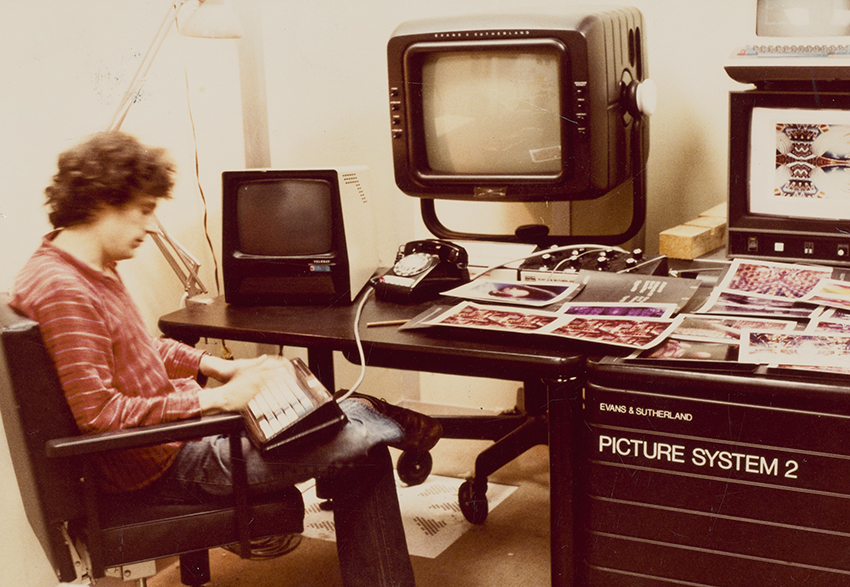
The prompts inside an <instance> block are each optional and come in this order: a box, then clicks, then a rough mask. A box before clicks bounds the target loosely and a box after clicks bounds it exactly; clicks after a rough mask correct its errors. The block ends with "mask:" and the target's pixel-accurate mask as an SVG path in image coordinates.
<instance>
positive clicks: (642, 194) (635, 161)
mask: <svg viewBox="0 0 850 587" xmlns="http://www.w3.org/2000/svg"><path fill="white" fill-rule="evenodd" d="M645 124H648V116H639V117H635V118H634V121H633V123H632V145H633V148H632V154H631V156H632V170H634V171H633V175H632V177H631V178H630V181H626V182H624V183H623V184H621V185H620V186H618V187H617V188H615V189H616V190H620V189H623V188H624V186H626V185H627V184H629V183H631V185H632V220H631V223H630V224H629V226H628V228H626V230H625V231H623V232H621V233H619V234H603V235H554V236H553V235H549V230H548V227H546V226H544V225H532V226H528V225H526V226H521V227H519V228H517V230H516V231H515V232H514V234H481V233H471V232H460V231H456V230H452V229H450V228H448V227H447V226H446V225H445V224H443V223H442V221H441V220H440V219H439V218H438V217H437V208H436V205H435V203H434V199H433V198H423V199H422V200H421V202H420V209H421V212H422V220H423V222H424V223H425V227H426V228H427V229H428V230H429V231H431V233H432V234H433V235H434V236H436V237H438V238H442V239H446V240H484V241H495V242H518V243H529V244H535V245H538V246H553V245H555V246H566V245H580V244H585V243H588V242H591V243H594V244H600V245H611V246H614V245H619V244H622V243H624V242H626V241H628V240H629V239H631V238H632V237H634V236H636V235H637V234H638V233H639V232H640V231H641V229H642V228H643V225H644V223H645V222H646V160H647V155H648V153H647V151H648V148H647V147H648V146H646V145H644V141H643V132H642V131H643V125H645ZM613 191H615V190H612V192H613ZM612 192H608V193H609V194H610V193H612ZM602 197H605V196H602Z"/></svg>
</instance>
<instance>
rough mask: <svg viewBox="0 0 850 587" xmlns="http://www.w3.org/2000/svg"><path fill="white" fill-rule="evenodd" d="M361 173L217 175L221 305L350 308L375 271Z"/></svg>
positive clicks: (368, 207)
mask: <svg viewBox="0 0 850 587" xmlns="http://www.w3.org/2000/svg"><path fill="white" fill-rule="evenodd" d="M367 173H368V170H367V168H365V167H348V168H336V169H312V170H283V169H258V170H243V171H225V172H224V173H222V201H223V218H222V249H223V267H222V268H223V272H224V295H225V301H227V302H228V303H232V304H262V305H287V304H332V303H337V302H341V303H350V302H351V301H352V300H353V299H354V298H355V297H356V296H357V294H358V293H359V291H360V290H361V289H362V288H363V286H364V285H365V284H366V283H367V282H368V280H369V278H370V277H371V275H372V273H374V271H375V270H376V269H377V266H378V254H377V247H376V244H375V238H374V231H375V226H374V219H373V215H372V209H371V204H370V202H369V199H368V185H367V181H368V179H367Z"/></svg>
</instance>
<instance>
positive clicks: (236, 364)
mask: <svg viewBox="0 0 850 587" xmlns="http://www.w3.org/2000/svg"><path fill="white" fill-rule="evenodd" d="M266 360H268V357H267V356H266V355H263V356H261V357H257V358H255V359H236V360H228V359H222V358H221V357H216V356H213V355H204V356H203V357H201V365H200V371H201V374H202V375H205V376H207V377H210V378H212V379H215V380H216V381H220V382H221V383H227V382H228V381H230V380H231V379H233V378H234V377H236V375H238V374H239V373H240V372H242V371H247V370H249V369H251V368H253V367H254V366H256V365H259V364H261V363H263V362H264V361H266Z"/></svg>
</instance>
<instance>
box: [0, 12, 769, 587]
mask: <svg viewBox="0 0 850 587" xmlns="http://www.w3.org/2000/svg"><path fill="white" fill-rule="evenodd" d="M240 1H241V2H243V3H253V5H254V6H255V7H256V8H257V9H258V10H259V11H260V14H261V16H262V18H261V21H262V23H263V25H264V28H263V29H262V35H263V39H264V43H265V51H264V53H263V60H264V62H265V66H266V71H265V73H266V82H267V87H268V93H267V96H268V105H269V133H270V134H269V136H270V149H271V164H272V165H273V166H281V167H298V166H319V165H334V164H365V165H368V166H369V167H370V168H371V170H372V185H373V186H374V194H373V198H374V200H376V201H377V202H378V203H379V206H378V208H379V210H380V216H379V222H380V225H381V226H383V227H385V228H384V230H383V232H382V234H381V235H379V241H380V247H381V251H382V255H383V257H384V259H385V260H388V259H389V258H390V257H391V255H392V254H393V252H394V250H395V248H396V246H397V245H398V244H399V243H401V242H404V241H406V240H410V239H411V238H413V237H414V235H420V234H422V228H421V226H420V223H419V222H418V208H417V203H416V202H415V201H413V200H412V199H411V198H407V197H405V196H403V195H402V194H401V193H400V192H399V191H398V190H397V189H396V188H395V185H394V182H393V180H392V172H391V167H390V145H389V138H388V136H389V124H388V116H387V104H386V81H385V78H386V73H385V46H386V41H387V39H388V37H389V35H390V33H391V32H392V30H393V29H394V27H395V26H396V25H397V24H398V23H399V22H401V21H404V20H407V19H412V18H419V17H428V16H440V15H452V14H461V13H474V12H486V11H497V10H498V11H514V12H516V11H522V10H531V9H541V10H548V11H557V10H559V9H560V7H562V6H564V5H565V3H564V2H563V0H542V1H537V2H533V3H529V2H527V0H496V1H493V0H465V1H464V2H457V1H456V0H431V1H429V2H421V0H395V1H393V2H390V1H379V0H361V1H359V2H346V1H342V0H333V1H331V0H326V1H324V2H322V1H313V2H307V1H303V0H290V1H286V2H284V1H281V0H240ZM582 3H583V4H609V3H611V2H587V1H585V2H582ZM168 4H169V0H75V1H74V2H64V1H62V0H29V1H27V2H19V3H16V4H15V7H14V9H12V8H9V7H6V11H5V12H6V16H5V17H4V18H3V22H2V24H0V28H2V34H0V55H2V57H0V79H2V80H3V91H2V92H0V105H2V108H0V129H2V134H0V141H2V147H0V148H2V153H3V156H2V157H0V177H2V178H3V180H4V183H3V189H2V191H0V251H2V252H0V291H4V290H7V289H8V288H9V287H10V286H11V284H12V280H13V278H14V275H15V273H16V272H17V270H18V269H19V268H20V266H21V265H22V264H23V263H24V261H25V260H26V258H27V257H28V256H29V254H30V253H31V252H32V250H33V249H34V248H35V247H36V246H37V244H38V241H39V239H40V236H41V235H42V234H43V233H45V232H46V231H47V230H48V225H47V222H46V220H45V218H44V211H43V209H42V201H43V197H42V193H43V188H44V186H45V185H46V184H47V183H48V181H49V178H50V175H51V174H52V172H53V169H54V165H55V158H56V155H57V154H58V152H60V151H61V150H63V149H65V148H66V147H68V146H70V145H72V144H74V143H76V142H77V141H78V140H79V139H80V138H82V137H83V136H85V135H87V134H89V133H91V132H94V131H96V130H99V129H101V128H103V127H105V125H106V124H107V122H108V120H109V118H110V117H111V114H112V111H113V109H114V108H115V107H116V105H117V103H116V101H117V99H118V98H119V97H120V94H121V93H122V92H123V91H124V89H125V85H126V84H127V83H129V79H130V76H132V74H133V72H134V68H135V64H136V62H137V61H136V60H137V59H138V58H139V55H140V54H141V53H143V52H144V50H145V49H146V47H147V44H148V43H149V40H150V38H151V37H152V36H153V33H154V31H155V30H156V27H157V26H158V24H159V21H160V19H161V18H162V16H163V15H164V13H165V10H166V7H167V6H168ZM630 4H632V5H635V6H637V7H638V8H640V9H641V10H642V11H643V13H644V17H645V19H646V22H647V31H646V35H645V38H646V39H647V41H648V44H649V69H650V73H651V77H652V78H654V79H655V81H656V83H657V85H658V90H659V107H658V112H657V114H656V115H655V116H654V117H653V118H652V124H651V145H652V146H651V153H650V160H649V169H648V178H649V210H648V222H647V248H648V249H649V250H650V251H654V250H657V235H658V232H659V231H661V230H663V229H665V228H668V227H670V226H674V225H677V224H679V223H681V222H683V221H685V220H688V219H690V218H692V217H694V216H696V215H697V214H698V213H699V212H701V211H703V210H705V209H707V208H709V207H711V206H713V205H715V204H717V203H720V202H722V201H724V199H725V194H726V185H725V182H726V135H727V115H726V103H727V92H728V91H729V90H730V89H732V88H736V87H738V86H737V84H735V83H733V82H732V81H731V80H729V79H728V77H727V76H726V75H725V73H724V71H723V62H724V60H725V58H726V57H727V55H728V54H729V52H730V51H731V49H732V47H733V46H734V45H735V44H737V43H739V42H740V41H741V40H743V39H744V38H745V37H746V36H747V35H748V34H749V31H750V29H751V28H752V22H753V14H752V13H753V7H752V6H750V4H752V5H754V4H755V2H741V1H740V0H714V1H712V2H696V1H682V0H633V1H632V2H631V3H630ZM187 79H188V90H187V87H186V86H187ZM189 104H190V105H191V113H192V116H193V119H194V124H195V129H194V130H195V132H196V134H197V144H198V147H197V148H198V157H199V161H200V183H201V186H202V188H203V192H204V194H205V196H206V199H207V203H208V207H209V212H210V220H209V227H208V230H209V233H210V235H211V237H212V239H213V242H214V243H215V246H216V247H218V243H219V237H218V234H219V230H220V213H219V207H220V193H219V192H220V190H219V177H220V172H221V171H222V170H223V169H228V168H240V167H242V166H243V165H244V155H243V143H242V118H241V103H240V92H239V61H238V54H237V42H236V41H210V40H198V39H185V38H181V37H178V36H177V35H174V34H172V35H170V36H169V38H168V39H167V41H166V43H165V45H164V46H163V49H162V52H161V53H160V55H159V58H158V59H157V61H156V63H155V64H154V66H153V68H152V70H151V73H150V76H149V80H148V83H147V85H146V86H145V90H144V93H143V97H142V100H141V101H140V102H139V103H137V104H136V105H135V106H134V107H133V109H132V110H131V111H130V115H129V117H128V119H127V122H126V123H125V125H124V129H125V130H127V131H129V132H132V133H135V134H137V135H138V136H139V137H140V138H141V139H142V140H143V141H146V142H149V143H155V144H159V145H163V146H166V147H168V148H169V149H170V150H171V152H172V154H173V155H174V157H175V158H176V159H177V161H178V165H179V168H180V172H181V177H180V182H179V184H178V186H177V189H176V191H175V196H176V197H175V199H174V200H173V201H171V202H168V203H165V204H163V206H161V210H160V213H159V216H160V218H161V220H162V221H163V223H164V224H165V226H166V227H167V228H168V230H169V232H171V233H172V234H173V235H174V236H175V237H177V238H178V239H179V240H180V241H181V242H183V243H184V244H185V245H186V246H188V248H189V249H190V250H192V251H193V252H194V253H195V254H196V255H197V256H198V257H199V259H200V260H201V263H202V265H203V270H202V278H203V280H204V281H205V282H206V284H207V286H208V287H210V288H211V289H212V290H213V291H214V292H215V283H216V282H215V279H214V278H213V274H212V267H213V260H212V255H211V254H210V252H209V251H208V250H207V247H206V241H205V237H204V230H203V226H202V220H201V218H202V212H203V203H202V199H201V196H200V194H199V191H198V188H197V186H196V182H195V177H194V157H195V144H194V142H193V137H192V132H193V131H192V127H191V126H190V125H189ZM122 273H123V275H124V277H125V280H126V281H127V283H128V286H129V287H130V288H131V290H132V292H133V294H134V296H135V297H136V299H137V301H138V302H139V304H140V306H141V308H142V311H143V314H144V316H145V318H146V320H147V322H148V324H149V326H150V328H151V330H152V331H154V330H155V328H156V319H157V317H158V316H159V315H161V314H163V313H165V312H168V311H170V310H173V309H175V308H176V307H177V305H178V303H179V300H180V294H181V288H180V286H179V284H178V283H177V280H176V278H175V277H174V276H173V275H172V274H171V272H170V270H169V268H168V267H167V265H165V262H164V261H163V260H162V259H161V258H160V257H159V254H158V253H157V251H156V250H155V248H154V246H153V245H152V244H148V245H146V247H145V249H144V250H143V251H142V252H141V253H140V255H139V257H138V258H137V259H135V260H133V261H128V262H126V263H125V264H124V265H123V266H122ZM151 284H154V285H155V287H150V286H151ZM349 376H350V372H346V373H344V374H343V377H342V378H343V381H342V383H344V382H345V381H344V380H345V379H346V378H348V377H349ZM381 377H386V379H381V380H380V381H381V382H380V385H384V386H391V387H393V388H401V389H405V388H406V387H410V388H411V389H412V391H413V392H414V393H417V391H416V388H417V386H418V385H419V384H418V382H417V381H415V380H410V379H409V378H404V377H401V376H389V375H383V376H381ZM432 380H433V378H431V377H429V378H426V381H425V382H423V384H422V386H423V390H428V389H440V388H442V387H444V386H445V385H446V383H445V381H444V380H442V379H438V380H437V381H436V382H434V381H432ZM380 385H379V386H380ZM453 385H454V387H453V390H454V391H453V393H454V394H455V397H454V399H455V400H457V401H458V403H469V404H476V403H478V402H481V401H482V397H483V396H482V395H481V391H480V390H475V389H473V387H474V386H473V385H472V384H469V383H468V382H462V383H459V384H453ZM514 390H515V385H511V384H508V385H507V386H506V387H504V388H501V391H500V394H501V395H498V396H497V399H496V400H490V399H484V400H483V401H493V403H496V404H498V403H500V402H503V401H504V402H509V401H510V399H511V395H512V393H513V392H514ZM423 393H425V391H423ZM488 393H489V392H488ZM487 398H489V396H487ZM0 446H1V447H5V443H1V442H0ZM0 473H2V474H0V496H2V497H0V499H2V502H3V504H2V506H3V507H2V513H0V525H2V527H3V528H4V529H5V532H4V534H3V537H2V538H0V576H2V577H3V582H4V584H6V583H8V584H15V585H27V586H33V587H41V586H42V585H44V586H47V585H54V584H55V580H54V579H53V576H52V573H51V570H50V569H49V568H48V567H47V564H46V561H45V559H44V557H43V556H42V554H41V552H40V549H39V547H38V545H37V544H36V542H35V539H34V537H33V536H32V534H31V532H30V531H29V527H28V525H27V522H26V520H25V518H24V516H23V511H22V509H21V505H20V498H19V496H18V492H17V487H16V486H15V484H14V481H13V475H12V471H11V465H10V463H9V455H8V451H7V450H6V449H5V448H0Z"/></svg>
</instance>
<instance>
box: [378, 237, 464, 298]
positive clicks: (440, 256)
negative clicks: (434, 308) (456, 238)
mask: <svg viewBox="0 0 850 587" xmlns="http://www.w3.org/2000/svg"><path fill="white" fill-rule="evenodd" d="M468 264H469V257H468V255H467V253H466V249H464V248H463V247H461V246H458V245H456V244H454V243H451V242H448V241H444V240H438V239H426V240H418V241H411V242H409V243H407V244H405V245H402V246H401V247H399V249H398V254H397V255H396V260H395V265H393V268H392V269H390V270H389V271H387V272H386V273H385V274H384V275H381V276H380V277H378V278H376V279H375V280H374V281H373V283H374V286H375V294H376V295H377V296H378V299H382V300H388V301H392V302H400V303H415V302H420V301H423V300H427V299H429V298H433V297H436V296H437V295H438V294H439V293H440V292H443V291H446V290H447V289H451V288H453V287H456V286H458V285H461V284H463V283H466V282H467V281H469V269H468V268H467V265H468Z"/></svg>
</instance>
